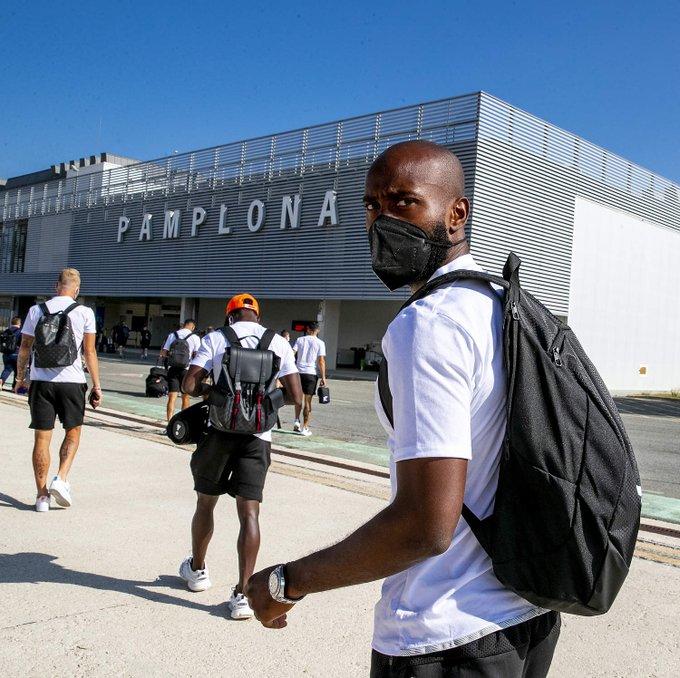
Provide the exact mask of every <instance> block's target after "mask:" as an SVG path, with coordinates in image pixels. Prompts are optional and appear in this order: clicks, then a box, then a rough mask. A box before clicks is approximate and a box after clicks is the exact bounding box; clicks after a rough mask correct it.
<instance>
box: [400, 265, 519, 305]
mask: <svg viewBox="0 0 680 678" xmlns="http://www.w3.org/2000/svg"><path fill="white" fill-rule="evenodd" d="M458 280H480V281H482V282H487V283H489V284H492V283H493V284H494V285H499V286H500V287H503V288H505V289H506V290H507V289H510V283H509V282H508V281H507V280H506V279H505V278H501V277H500V276H497V275H492V274H491V273H484V272H483V271H467V270H462V269H461V270H459V271H451V273H445V274H444V275H440V276H437V277H436V278H434V279H433V280H430V282H428V283H425V284H424V285H423V286H422V287H421V288H420V289H419V290H418V291H417V292H415V293H414V294H412V295H411V296H410V297H409V298H408V299H407V300H406V301H405V302H404V304H403V305H402V307H401V308H400V309H399V311H400V312H401V311H403V310H404V309H405V308H406V307H407V306H410V305H411V304H413V303H414V302H416V301H418V300H419V299H423V298H424V297H426V296H427V295H428V294H431V293H432V292H434V291H435V290H437V289H439V288H440V287H444V286H445V285H449V284H451V283H452V282H457V281H458Z"/></svg>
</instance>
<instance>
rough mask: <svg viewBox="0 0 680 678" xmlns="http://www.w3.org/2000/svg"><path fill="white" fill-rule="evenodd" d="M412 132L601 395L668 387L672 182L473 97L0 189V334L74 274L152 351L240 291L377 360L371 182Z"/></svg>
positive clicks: (105, 322)
mask: <svg viewBox="0 0 680 678" xmlns="http://www.w3.org/2000/svg"><path fill="white" fill-rule="evenodd" d="M408 139H428V140H432V141H435V142H437V143H440V144H443V145H445V146H447V147H449V148H451V149H452V150H453V151H454V152H455V153H456V154H457V155H458V156H459V157H460V159H461V161H462V163H463V166H464V168H465V172H466V191H467V195H468V197H469V198H470V200H471V203H472V215H471V219H470V221H469V224H468V235H469V237H470V242H471V247H472V252H473V254H474V255H475V257H476V258H477V260H478V261H479V262H480V263H481V264H482V265H483V266H485V267H486V268H487V269H488V270H490V271H492V272H499V271H500V270H501V268H502V265H503V262H504V260H505V258H506V256H507V254H508V252H509V251H510V250H513V251H515V252H516V253H517V254H518V255H519V256H520V257H521V258H522V259H523V266H522V270H521V273H522V277H523V284H524V285H525V287H526V288H527V289H528V290H529V291H531V292H533V293H534V294H535V295H536V296H537V297H539V298H540V299H541V300H542V301H543V302H544V303H545V304H546V305H547V306H548V307H549V308H550V309H551V310H552V311H553V312H554V313H556V314H557V315H559V316H561V317H563V318H566V319H567V320H568V322H569V324H570V325H571V326H572V327H573V328H574V330H575V331H576V332H577V334H578V335H579V337H580V339H581V341H582V343H583V344H584V346H585V348H586V350H587V351H588V352H589V354H590V355H591V357H592V358H593V361H594V362H595V364H596V366H597V367H598V368H599V369H600V371H601V372H602V374H603V377H604V379H605V381H606V383H607V384H608V386H609V387H610V388H611V389H614V390H631V391H633V390H669V389H676V388H680V313H679V310H680V302H679V301H678V296H679V295H680V186H678V185H677V184H674V183H673V182H671V181H668V180H667V179H664V178H662V177H660V176H658V175H655V174H653V173H652V172H650V171H648V170H646V169H643V168H641V167H639V166H637V165H635V164H633V163H631V162H628V161H626V160H624V159H622V158H620V157H619V156H616V155H614V154H612V153H609V152H608V151H606V150H604V149H602V148H599V147H597V146H595V145H593V144H591V143H589V142H587V141H584V140H583V139H580V138H578V137H576V136H574V135H573V134H570V133H568V132H565V131H563V130H561V129H559V128H557V127H555V126H553V125H551V124H549V123H547V122H545V121H543V120H540V119H538V118H536V117H534V116H532V115H530V114H528V113H526V112H524V111H521V110H519V109H517V108H515V107H513V106H512V105H510V104H508V103H506V102H504V101H501V100H499V99H497V98H495V97H493V96H491V95H489V94H487V93H484V92H478V93H475V94H469V95H465V96H459V97H453V98H451V99H445V100H441V101H434V102H430V103H424V104H418V105H413V106H408V107H406V108H400V109H397V110H391V111H385V112H382V113H374V114H370V115H365V116H361V117H357V118H351V119H348V120H340V121H337V122H333V123H328V124H324V125H317V126H314V127H306V128H302V129H298V130H294V131H290V132H284V133H281V134H273V135H271V136H266V137H260V138H257V139H248V140H245V141H238V142H234V143H229V144H226V145H223V146H216V147H214V148H209V149H204V150H200V151H194V152H190V153H182V154H176V155H172V156H170V157H167V158H160V159H157V160H152V161H144V162H138V161H134V160H131V159H129V158H122V157H118V156H112V155H110V154H101V155H98V156H90V157H89V158H82V159H80V160H79V161H77V162H70V163H63V164H61V165H54V166H52V167H51V168H50V169H48V170H45V171H41V172H36V173H33V174H29V175H24V176H21V177H15V178H12V179H9V180H7V181H6V182H4V185H3V182H0V327H1V326H4V325H5V324H6V322H7V320H8V318H9V316H10V315H11V314H13V313H19V314H21V315H24V314H25V312H26V311H27V309H28V307H29V306H30V305H31V304H32V303H34V302H35V300H36V298H44V297H46V296H48V295H50V293H51V291H52V289H53V286H54V281H55V278H56V275H57V272H58V271H59V270H60V269H61V268H63V267H64V266H73V267H75V268H78V269H79V270H80V271H81V275H82V279H83V284H82V294H83V298H82V301H83V303H86V304H88V305H90V306H92V307H93V308H94V309H95V312H96V315H97V318H98V322H99V324H100V325H101V327H102V328H105V329H107V330H110V328H111V327H112V326H113V325H114V324H115V323H117V322H118V321H119V320H120V318H121V317H125V318H126V320H127V322H128V325H130V326H131V327H132V329H133V330H137V329H139V328H141V326H142V325H143V324H144V323H148V324H149V325H150V328H151V331H152V332H153V335H154V343H155V344H156V345H158V344H159V343H160V342H161V341H162V339H163V338H164V337H165V335H166V334H167V332H168V331H169V330H170V329H174V328H175V327H176V326H177V324H178V322H179V321H180V320H181V319H183V318H184V317H188V316H192V317H196V318H197V319H198V323H199V326H200V327H205V326H207V325H215V326H216V325H220V324H221V323H222V322H223V320H224V305H225V300H226V299H227V298H228V297H229V296H231V295H232V294H234V293H237V292H250V293H252V294H254V295H255V296H257V297H258V298H259V299H260V300H261V304H262V310H263V323H264V324H266V325H267V326H269V327H271V328H272V329H276V330H280V329H284V328H287V329H291V328H292V327H294V326H295V327H300V323H304V322H305V321H309V320H317V319H318V320H319V321H321V323H322V332H321V336H322V337H323V338H324V339H325V341H326V343H327V347H328V362H329V366H331V367H334V366H335V365H339V366H352V365H354V366H357V365H358V364H359V360H360V359H361V357H362V356H364V351H367V354H366V356H365V359H368V360H369V362H370V361H371V360H373V359H376V357H377V358H378V359H379V356H377V354H379V345H380V344H379V342H380V339H381V337H382V334H383V332H384V330H385V327H386V326H387V324H388V322H389V321H390V320H391V318H392V317H393V315H394V313H395V312H396V310H397V309H398V307H399V305H400V303H401V301H403V299H404V298H405V296H406V291H402V292H399V293H395V294H392V293H390V292H388V290H387V289H386V288H384V287H383V286H382V284H381V283H380V282H379V281H378V279H377V278H376V277H375V276H374V274H373V272H372V270H371V266H370V256H369V249H368V241H367V237H366V232H365V227H364V209H363V205H362V195H363V188H364V178H365V175H366V171H367V169H368V167H369V166H370V164H371V162H372V161H373V160H374V158H375V157H376V156H377V155H378V154H379V153H380V152H382V151H383V150H384V149H385V148H387V147H388V146H390V145H392V144H394V143H396V142H399V141H404V140H408ZM132 336H133V337H134V336H135V335H134V332H133V335H132ZM293 336H296V332H293Z"/></svg>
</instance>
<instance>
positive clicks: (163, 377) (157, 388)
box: [146, 366, 168, 398]
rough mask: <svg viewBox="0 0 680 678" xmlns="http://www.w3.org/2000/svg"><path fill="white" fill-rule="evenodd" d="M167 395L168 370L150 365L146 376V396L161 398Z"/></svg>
mask: <svg viewBox="0 0 680 678" xmlns="http://www.w3.org/2000/svg"><path fill="white" fill-rule="evenodd" d="M166 395H168V371H167V370H166V369H165V368H164V367H158V366H156V367H152V368H151V369H150V370H149V375H148V376H147V378H146V397H147V398H162V397H163V396H166Z"/></svg>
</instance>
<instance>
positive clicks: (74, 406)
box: [14, 268, 102, 512]
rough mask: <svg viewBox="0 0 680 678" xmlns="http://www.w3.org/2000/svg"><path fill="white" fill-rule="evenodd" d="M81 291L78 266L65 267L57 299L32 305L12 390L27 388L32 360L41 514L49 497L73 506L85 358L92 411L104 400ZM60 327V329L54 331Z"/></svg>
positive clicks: (88, 310)
mask: <svg viewBox="0 0 680 678" xmlns="http://www.w3.org/2000/svg"><path fill="white" fill-rule="evenodd" d="M79 291H80V273H78V271H77V270H76V269H75V268H65V269H64V270H63V271H62V272H61V273H60V274H59V279H58V280H57V284H56V293H57V294H56V296H54V297H52V299H50V300H49V301H47V302H45V303H42V304H36V305H35V306H31V308H30V310H29V311H28V315H27V317H26V321H25V322H24V326H23V328H22V330H21V333H22V336H21V347H20V349H19V359H18V366H17V379H16V382H15V386H14V390H15V392H18V391H19V390H20V389H21V388H22V387H23V385H24V382H25V380H26V370H27V368H28V364H29V361H30V362H31V373H30V374H31V385H30V389H29V392H28V402H29V406H30V410H31V424H30V428H32V429H33V430H34V444H33V472H34V474H35V484H36V488H37V491H38V494H37V498H36V502H35V510H36V511H41V512H43V511H48V510H49V508H50V497H54V499H55V501H56V502H57V504H59V506H63V507H68V506H71V504H72V498H71V489H70V484H69V482H68V481H67V477H68V474H69V471H70V469H71V465H72V464H73V459H74V458H75V456H76V452H77V451H78V445H79V444H80V432H81V428H82V424H83V418H84V414H85V394H86V392H87V381H86V379H85V372H84V371H83V364H82V360H81V356H82V358H84V359H85V364H86V365H87V369H88V371H89V373H90V378H91V379H92V392H91V394H90V402H91V403H92V406H93V407H98V406H99V405H100V403H101V402H102V390H101V386H100V383H99V362H98V360H97V349H96V336H97V335H96V332H97V329H96V325H95V319H94V312H93V311H92V309H91V308H88V307H87V306H82V305H81V304H78V303H76V301H75V300H76V299H77V298H78V294H79ZM56 328H59V330H60V331H59V332H55V331H54V330H55V329H56ZM32 350H33V355H32V357H31V351H32ZM57 417H59V421H60V422H61V424H62V426H63V427H64V431H65V433H64V440H63V441H62V444H61V448H60V449H59V469H58V471H57V474H56V475H55V476H54V477H53V478H52V482H51V483H50V485H49V487H48V486H47V478H48V474H49V468H50V442H51V440H52V431H53V429H54V422H55V420H56V418H57Z"/></svg>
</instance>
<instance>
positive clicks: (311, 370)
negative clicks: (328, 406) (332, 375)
mask: <svg viewBox="0 0 680 678" xmlns="http://www.w3.org/2000/svg"><path fill="white" fill-rule="evenodd" d="M318 334H319V323H317V322H313V323H310V324H309V325H308V326H307V332H306V333H305V335H304V336H302V337H298V338H297V339H296V341H295V344H294V346H293V353H295V359H296V362H297V368H298V371H299V372H300V382H301V383H302V393H303V394H304V399H305V400H304V406H303V407H297V406H296V407H295V423H294V424H293V431H295V432H296V433H300V434H302V435H303V436H311V435H312V432H311V431H310V430H309V422H310V420H311V418H312V400H313V398H314V395H315V393H316V385H317V382H318V373H319V372H321V385H322V386H325V385H326V344H325V343H324V342H323V341H321V339H319V337H318ZM317 369H318V372H317ZM300 412H302V416H303V420H302V427H300Z"/></svg>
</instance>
